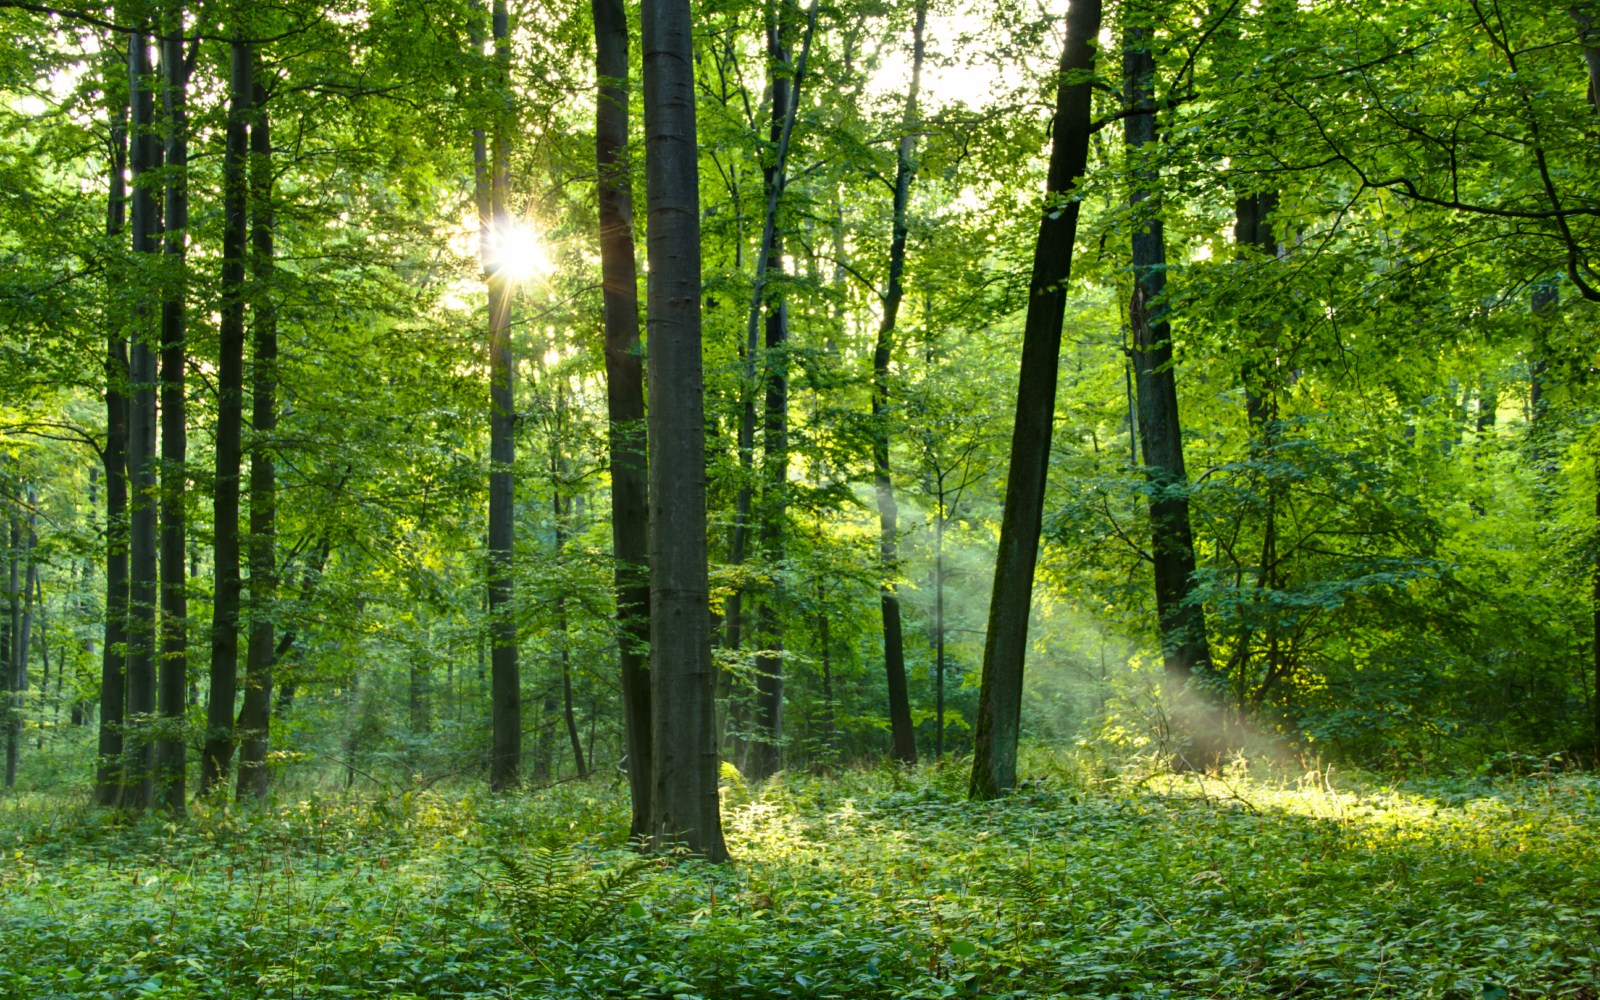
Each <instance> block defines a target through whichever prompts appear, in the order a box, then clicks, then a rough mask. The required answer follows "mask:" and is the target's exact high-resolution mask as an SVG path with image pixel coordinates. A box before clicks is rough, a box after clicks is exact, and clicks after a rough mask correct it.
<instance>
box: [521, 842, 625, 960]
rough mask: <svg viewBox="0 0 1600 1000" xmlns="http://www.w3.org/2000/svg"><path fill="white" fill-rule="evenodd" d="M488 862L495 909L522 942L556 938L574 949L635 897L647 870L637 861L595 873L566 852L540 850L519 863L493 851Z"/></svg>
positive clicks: (604, 925) (572, 852)
mask: <svg viewBox="0 0 1600 1000" xmlns="http://www.w3.org/2000/svg"><path fill="white" fill-rule="evenodd" d="M493 857H494V860H495V863H496V865H497V866H498V868H499V871H500V880H499V881H498V882H497V883H496V884H495V889H496V892H497V894H498V896H499V898H500V904H501V906H502V908H503V909H504V910H505V911H506V915H507V917H508V919H509V920H510V921H511V926H512V929H513V930H514V931H516V933H517V935H518V936H519V937H521V938H522V939H523V941H524V942H528V943H532V942H535V941H537V940H539V939H542V938H556V939H558V940H561V941H565V942H568V943H570V944H576V943H578V942H580V941H583V940H584V939H585V938H589V937H592V936H593V935H594V934H596V933H597V932H599V931H600V930H602V929H604V928H605V927H606V925H607V924H609V923H610V922H611V921H612V920H613V919H615V917H616V915H617V914H618V913H620V912H621V911H622V909H623V908H624V907H625V906H627V904H628V903H630V902H632V901H633V900H634V899H635V898H636V897H637V896H638V895H639V893H640V892H641V891H642V890H643V888H644V874H645V871H646V870H647V869H648V868H649V867H650V863H649V862H648V861H646V860H644V859H642V858H640V859H634V860H632V861H629V862H627V863H626V864H623V865H621V866H620V867H617V868H608V869H597V868H595V867H593V866H591V865H589V864H588V863H586V862H585V861H584V860H583V859H581V858H580V857H579V856H578V855H577V854H576V853H575V852H574V851H573V850H572V849H571V848H566V847H563V848H557V849H554V850H552V849H550V848H546V847H541V848H539V849H537V850H535V851H533V852H532V853H530V854H527V855H525V856H523V857H521V858H518V857H514V856H512V855H510V854H507V853H505V852H503V851H495V852H494V853H493Z"/></svg>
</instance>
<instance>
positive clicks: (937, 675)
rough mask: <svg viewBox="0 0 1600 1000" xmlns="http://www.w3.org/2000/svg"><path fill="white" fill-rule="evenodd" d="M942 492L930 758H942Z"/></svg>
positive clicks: (936, 542) (936, 530) (936, 534)
mask: <svg viewBox="0 0 1600 1000" xmlns="http://www.w3.org/2000/svg"><path fill="white" fill-rule="evenodd" d="M944 522H945V517H944V493H943V491H942V490H941V492H940V494H939V513H938V520H936V521H935V522H934V524H933V675H934V676H933V723H934V730H933V759H934V760H942V759H943V758H944Z"/></svg>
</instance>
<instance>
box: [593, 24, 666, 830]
mask: <svg viewBox="0 0 1600 1000" xmlns="http://www.w3.org/2000/svg"><path fill="white" fill-rule="evenodd" d="M592 7H593V12H594V37H595V77H596V79H597V80H598V85H599V94H598V97H597V100H596V101H595V132H594V143H595V166H596V174H597V183H598V186H599V191H598V194H599V198H598V201H599V209H600V273H601V290H602V294H603V296H604V301H605V353H606V414H607V417H608V421H607V436H606V441H607V445H608V448H609V459H610V469H611V549H612V552H611V554H612V558H613V559H615V561H616V563H615V569H614V571H613V582H612V585H613V586H614V588H615V589H616V593H617V662H618V665H619V667H620V671H621V677H622V713H623V733H624V739H625V742H626V748H627V754H628V789H629V792H630V793H631V794H630V801H631V802H632V805H633V813H632V820H631V822H630V823H629V825H628V836H629V837H630V838H632V839H637V838H640V837H644V836H646V835H647V834H648V833H649V828H650V786H651V759H652V754H651V747H650V733H651V726H650V674H649V671H648V669H647V666H648V661H647V659H646V656H647V654H646V650H647V648H648V646H649V642H650V508H649V503H648V493H649V478H648V477H649V470H648V467H647V465H646V462H645V448H646V445H645V426H644V355H643V352H642V351H641V349H640V344H639V276H638V270H637V264H636V263H635V260H634V247H633V184H632V182H631V181H630V180H629V176H628V159H629V158H628V94H629V90H630V88H629V86H628V20H627V14H626V12H625V11H624V9H623V5H622V0H593V3H592Z"/></svg>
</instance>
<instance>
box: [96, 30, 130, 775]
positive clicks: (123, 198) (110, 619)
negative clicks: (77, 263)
mask: <svg viewBox="0 0 1600 1000" xmlns="http://www.w3.org/2000/svg"><path fill="white" fill-rule="evenodd" d="M132 44H133V38H132V37H131V36H130V37H129V39H128V45H130V46H132ZM107 63H108V65H107V67H106V70H105V77H106V80H107V84H108V85H107V87H106V90H107V92H108V93H118V96H116V97H113V98H110V99H109V100H108V102H107V103H108V104H109V105H110V107H109V109H108V111H109V117H110V145H109V149H108V150H107V153H108V155H107V164H106V165H107V171H106V172H107V174H108V175H109V176H108V179H107V183H106V192H107V193H106V223H105V234H106V242H107V243H108V244H111V246H112V248H113V249H120V247H119V244H120V243H121V239H122V230H123V227H124V225H125V223H126V221H127V209H128V205H127V190H126V187H125V182H124V180H123V171H124V168H125V166H126V163H127V152H128V128H127V125H128V98H127V95H126V94H125V93H121V92H119V91H118V90H117V88H116V87H115V86H114V85H112V84H111V81H114V80H116V79H117V76H118V74H117V72H116V69H115V68H114V67H113V66H111V65H109V63H110V61H109V60H107ZM124 79H126V77H124ZM122 293H123V282H122V280H121V277H120V274H119V271H118V269H117V268H115V267H112V268H108V269H107V272H106V288H105V293H104V295H105V305H104V319H103V324H104V327H105V340H106V353H105V360H104V367H103V371H104V389H103V393H104V396H105V412H106V443H105V447H104V448H102V449H101V451H100V458H101V462H102V464H103V465H104V467H105V476H106V521H105V573H106V592H105V593H106V596H105V601H106V604H105V639H104V642H103V643H102V645H101V662H100V722H99V728H98V739H97V742H96V751H97V760H96V764H95V786H94V800H95V803H96V804H97V805H102V806H116V805H119V804H121V802H122V748H123V732H122V723H123V719H124V714H123V712H124V705H125V699H126V694H125V688H126V678H125V675H124V673H123V669H124V667H125V665H126V663H127V634H128V633H127V629H128V520H127V513H128V468H127V447H128V407H129V398H128V388H129V386H128V383H129V372H128V340H127V333H126V331H125V329H124V327H123V324H122V322H121V320H120V319H119V318H118V317H117V314H116V312H115V310H116V308H117V305H118V304H119V303H120V301H121V298H122Z"/></svg>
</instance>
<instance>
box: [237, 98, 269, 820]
mask: <svg viewBox="0 0 1600 1000" xmlns="http://www.w3.org/2000/svg"><path fill="white" fill-rule="evenodd" d="M252 96H253V98H254V108H253V110H254V112H255V117H254V120H253V121H252V123H251V127H250V271H251V277H252V278H253V280H254V284H255V289H256V291H255V298H254V300H253V303H252V305H253V309H254V317H255V323H254V325H253V327H252V329H251V335H252V344H251V348H252V350H251V355H252V360H253V367H252V369H251V413H250V424H251V429H252V431H253V433H252V434H251V437H250V634H249V639H248V641H247V644H246V646H245V668H244V702H243V704H242V705H240V707H239V723H238V725H239V781H238V785H237V787H236V789H235V795H236V797H237V798H239V799H240V800H241V801H243V800H244V798H245V797H246V796H247V795H248V796H253V797H255V798H256V799H257V800H262V799H265V798H266V797H267V788H268V785H269V784H270V782H271V778H272V772H271V771H269V770H268V769H267V750H268V748H269V747H270V745H271V739H270V736H271V729H272V671H273V666H274V664H275V662H276V660H277V650H276V649H275V648H274V646H273V631H274V626H273V621H274V613H273V605H274V603H275V602H276V601H277V599H278V547H277V538H278V487H277V469H276V468H275V467H274V465H273V458H272V435H273V434H274V433H275V432H276V430H277V427H278V408H277V403H278V400H277V396H278V370H277V369H278V314H277V307H276V305H275V304H274V303H273V300H272V277H273V266H274V265H273V259H272V254H273V245H272V228H273V224H274V218H273V207H272V194H273V192H272V129H271V122H270V121H269V120H268V118H267V109H266V101H267V94H266V91H265V90H264V89H263V88H262V86H261V83H260V78H259V77H257V79H256V80H255V81H254V82H253V85H252Z"/></svg>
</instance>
